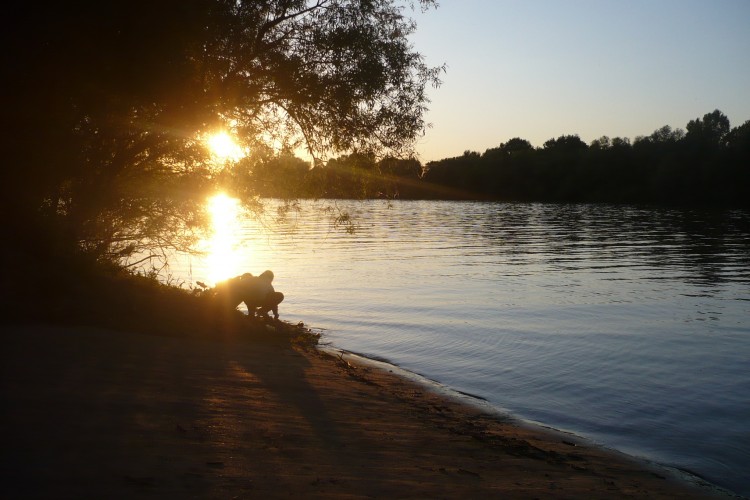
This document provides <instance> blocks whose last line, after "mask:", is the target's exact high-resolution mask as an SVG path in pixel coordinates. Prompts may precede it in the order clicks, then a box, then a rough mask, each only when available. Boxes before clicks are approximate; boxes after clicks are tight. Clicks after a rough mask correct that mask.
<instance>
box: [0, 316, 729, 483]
mask: <svg viewBox="0 0 750 500" xmlns="http://www.w3.org/2000/svg"><path fill="white" fill-rule="evenodd" d="M0 333H1V334H2V342H3V346H4V349H3V353H4V354H3V355H2V356H3V364H2V370H3V378H2V383H3V391H2V394H3V399H4V400H5V401H4V407H5V408H6V410H5V412H4V413H3V420H4V423H3V424H4V425H3V427H2V428H3V431H2V433H3V435H4V436H3V440H4V443H6V444H5V446H4V450H3V457H2V462H1V465H2V467H3V471H4V473H3V476H4V477H3V480H2V482H1V484H0V492H3V497H4V498H19V497H23V498H29V497H46V496H50V494H52V495H51V496H55V497H60V496H63V497H64V496H75V497H93V496H97V497H109V498H118V497H119V498H124V497H132V496H142V495H147V496H150V495H155V496H158V497H160V498H183V497H185V496H195V497H200V498H204V497H208V498H214V497H218V498H231V497H235V496H239V497H248V496H253V497H255V496H258V497H282V496H289V495H296V496H300V495H304V496H306V497H308V498H386V497H388V498H406V497H417V498H459V497H466V496H467V495H469V496H480V495H485V496H486V495H489V496H502V497H506V498H531V497H536V498H558V497H561V496H563V497H566V498H591V497H600V498H602V497H606V498H626V497H627V498H634V497H635V498H675V497H680V498H727V497H730V496H732V494H731V493H728V492H725V491H723V490H721V489H719V488H717V487H715V486H714V485H710V484H708V483H706V482H702V483H701V482H700V480H698V482H692V481H687V480H686V478H684V477H680V475H679V474H676V473H671V472H669V471H666V470H665V469H664V468H663V467H661V466H659V467H657V466H655V464H651V465H649V464H647V463H643V462H642V461H640V460H637V459H635V458H634V457H629V456H627V455H624V454H621V453H619V452H616V451H614V450H609V449H600V448H598V447H596V446H592V445H590V444H587V443H586V442H585V440H583V439H581V438H577V437H576V436H568V434H561V433H560V431H553V430H552V429H548V428H545V427H540V426H538V425H535V424H533V423H524V422H523V421H519V420H518V419H515V418H513V417H509V416H508V415H502V413H501V412H499V411H497V410H496V411H495V412H494V413H490V412H488V411H487V410H488V408H486V407H485V406H489V405H471V404H468V402H467V401H466V398H468V396H463V397H460V398H459V397H450V395H449V394H448V393H446V392H445V391H442V390H436V389H437V388H438V385H439V384H438V385H435V386H434V387H432V388H430V387H428V385H425V384H419V383H418V382H417V381H416V380H412V379H411V378H412V377H404V376H402V375H401V374H400V373H395V372H398V371H400V370H401V369H399V368H398V367H394V368H396V370H393V369H382V367H377V366H375V363H381V364H382V362H380V361H375V360H372V361H370V362H356V361H355V362H350V360H349V359H344V357H345V356H346V357H348V356H349V355H348V354H345V355H343V356H341V357H340V358H338V357H337V356H336V355H332V354H330V353H326V352H325V349H317V348H307V349H303V348H300V347H293V346H292V345H291V344H290V343H289V342H288V339H287V341H285V339H283V338H282V336H272V335H263V336H259V337H255V336H252V335H250V336H249V337H248V338H246V339H242V340H228V341H227V340H224V341H219V340H216V339H208V338H194V337H183V338H181V337H165V336H155V335H147V334H141V333H131V332H118V331H112V330H104V329H96V328H83V327H81V328H78V327H59V326H49V325H23V326H3V327H0ZM352 357H353V356H352ZM358 359H360V360H365V359H366V358H361V357H360V358H358ZM30 360H33V362H30ZM391 366H392V365H391ZM416 376H418V375H415V377H416ZM443 387H444V386H443ZM446 389H447V388H446ZM480 406H481V407H480Z"/></svg>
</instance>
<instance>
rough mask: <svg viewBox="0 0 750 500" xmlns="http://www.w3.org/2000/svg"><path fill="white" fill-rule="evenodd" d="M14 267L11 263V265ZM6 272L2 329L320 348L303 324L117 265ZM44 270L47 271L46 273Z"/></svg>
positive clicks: (18, 262)
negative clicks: (18, 326)
mask: <svg viewBox="0 0 750 500" xmlns="http://www.w3.org/2000/svg"><path fill="white" fill-rule="evenodd" d="M7 262H8V261H7V260H6V263H7ZM14 263H15V265H14V266H12V267H9V266H6V273H4V276H3V282H4V283H3V286H2V289H3V290H4V292H3V295H4V296H3V298H2V301H1V304H2V305H1V306H0V307H1V308H2V313H1V314H2V322H3V323H6V324H7V323H47V324H57V325H65V326H93V327H101V328H108V329H114V330H122V331H134V332H139V333H147V334H153V335H165V336H172V337H194V338H195V337H200V338H209V339H215V340H220V341H228V340H248V341H254V340H255V341H273V342H275V343H290V344H291V343H298V344H303V345H308V346H311V345H316V344H317V340H318V335H317V334H314V333H313V332H311V331H310V330H309V329H308V328H306V327H305V326H304V325H303V324H301V323H300V324H291V323H288V322H285V321H279V320H273V319H266V318H255V317H249V316H248V315H246V314H244V313H242V312H240V311H238V310H231V309H230V308H227V307H223V306H222V304H221V302H220V301H219V300H217V293H216V290H215V289H211V288H208V289H196V290H186V289H183V288H179V287H176V286H171V285H165V284H163V283H160V282H159V281H158V280H157V279H155V278H153V277H147V276H143V275H139V274H133V273H131V272H128V271H126V270H124V269H122V268H119V267H117V266H112V265H100V264H91V263H86V262H81V261H77V260H76V259H69V260H68V261H67V262H57V263H56V265H54V266H51V265H49V264H50V263H49V262H47V263H42V264H40V265H36V266H33V267H32V266H30V265H28V261H27V259H18V258H16V259H15V262H14ZM45 264H46V265H45Z"/></svg>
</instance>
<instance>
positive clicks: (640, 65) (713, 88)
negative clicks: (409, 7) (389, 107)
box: [410, 0, 750, 162]
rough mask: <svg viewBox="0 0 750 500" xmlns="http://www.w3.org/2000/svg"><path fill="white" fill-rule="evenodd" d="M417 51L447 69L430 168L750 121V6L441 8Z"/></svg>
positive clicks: (742, 1) (501, 2)
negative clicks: (521, 144) (715, 119)
mask: <svg viewBox="0 0 750 500" xmlns="http://www.w3.org/2000/svg"><path fill="white" fill-rule="evenodd" d="M410 15H411V16H412V17H414V18H415V19H416V21H417V25H418V27H417V32H416V33H415V34H414V35H412V37H411V41H412V43H413V45H414V48H415V49H416V50H417V51H418V52H420V53H422V54H423V55H424V57H425V62H426V64H427V65H429V66H439V65H441V64H445V65H446V72H445V73H444V74H443V75H442V77H441V79H442V82H443V83H442V85H441V86H440V87H439V88H437V89H430V91H429V93H428V95H429V97H430V100H431V103H430V104H429V105H428V107H429V108H430V110H429V112H428V113H427V115H426V121H427V122H429V123H431V124H432V127H431V128H429V129H428V130H427V133H426V135H425V136H424V137H423V138H421V139H420V140H419V141H418V143H417V152H418V153H419V156H420V159H421V160H422V161H423V162H428V161H432V160H439V159H443V158H449V157H454V156H460V155H462V154H463V153H464V151H467V150H470V151H477V152H480V153H483V152H484V151H485V150H487V149H489V148H494V147H497V146H499V145H500V144H501V143H503V142H506V141H508V140H509V139H511V138H513V137H520V138H522V139H526V140H528V141H529V142H531V144H532V145H534V146H542V145H543V143H544V142H545V141H546V140H548V139H551V138H555V137H559V136H561V135H572V134H577V135H579V136H580V137H581V139H583V140H584V141H585V142H587V143H590V142H591V141H592V140H594V139H597V138H599V137H601V136H603V135H606V136H609V137H610V138H612V137H627V138H629V139H631V140H633V139H634V138H635V137H637V136H639V135H650V134H651V133H652V132H653V131H655V130H656V129H658V128H661V127H662V126H664V125H669V126H671V127H672V128H682V129H684V128H685V127H686V125H687V123H688V122H689V121H690V120H693V119H696V118H701V117H703V115H705V114H706V113H710V112H711V111H713V110H715V109H719V110H721V111H722V112H723V113H724V114H725V115H726V116H727V117H728V118H729V120H730V122H731V126H732V127H736V126H739V125H742V124H743V123H744V122H745V121H747V120H750V0H440V6H439V8H438V9H437V10H434V9H432V10H429V11H427V12H426V13H424V14H421V13H419V12H416V13H411V14H410Z"/></svg>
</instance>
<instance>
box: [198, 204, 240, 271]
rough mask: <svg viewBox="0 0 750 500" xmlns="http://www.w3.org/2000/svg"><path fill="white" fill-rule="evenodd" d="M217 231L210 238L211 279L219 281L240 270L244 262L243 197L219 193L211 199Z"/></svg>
mask: <svg viewBox="0 0 750 500" xmlns="http://www.w3.org/2000/svg"><path fill="white" fill-rule="evenodd" d="M208 211H209V213H210V214H211V226H212V228H213V234H212V236H211V238H210V239H209V240H208V258H207V261H206V264H207V265H208V279H209V280H210V281H212V282H213V283H218V282H219V281H223V280H225V279H227V278H231V277H232V276H235V275H236V274H237V273H238V269H239V263H240V249H239V244H240V221H239V216H240V205H239V200H237V199H236V198H232V197H230V196H227V195H226V194H224V193H219V194H217V195H215V196H212V197H211V198H209V199H208Z"/></svg>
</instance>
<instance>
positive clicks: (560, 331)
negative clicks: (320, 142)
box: [172, 201, 750, 495]
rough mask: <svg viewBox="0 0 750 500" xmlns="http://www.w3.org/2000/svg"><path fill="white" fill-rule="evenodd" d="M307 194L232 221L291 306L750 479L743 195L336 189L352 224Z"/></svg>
mask: <svg viewBox="0 0 750 500" xmlns="http://www.w3.org/2000/svg"><path fill="white" fill-rule="evenodd" d="M331 203H333V202H328V205H330V204H331ZM304 205H305V208H304V209H303V210H302V211H301V212H294V211H293V212H291V213H290V214H288V217H287V221H286V222H285V223H283V224H280V225H274V224H272V225H270V226H268V227H263V226H262V225H258V224H257V223H254V222H252V221H250V220H246V221H244V222H243V223H242V224H241V225H240V230H239V231H238V241H239V242H240V243H241V244H240V245H239V246H238V247H237V248H236V249H235V250H236V255H235V257H237V259H236V260H237V262H238V263H239V266H240V269H238V270H237V272H236V274H241V273H242V272H246V271H249V272H252V273H254V274H259V273H260V272H262V271H263V270H265V269H272V270H273V271H274V272H275V274H276V281H275V282H274V284H275V286H276V288H277V290H279V291H282V292H284V293H285V295H286V300H285V302H284V303H282V304H281V314H282V319H286V320H288V321H294V322H296V321H304V322H305V323H306V324H308V325H310V326H312V327H314V328H319V329H321V330H322V331H323V340H324V341H326V342H330V343H332V344H333V345H334V346H335V347H338V348H341V349H345V350H350V351H354V352H358V353H362V354H365V355H368V356H373V357H377V358H385V359H388V360H390V361H391V362H392V363H395V364H397V365H399V366H401V367H403V368H406V369H408V370H411V371H414V372H416V373H419V374H422V375H424V376H426V377H429V378H431V379H433V380H436V381H439V382H440V383H442V384H445V385H447V386H449V387H451V388H453V389H456V390H458V391H463V392H468V393H471V394H476V395H478V396H481V397H483V398H486V399H487V400H488V401H489V402H490V403H491V404H493V405H494V406H496V407H498V408H500V409H503V410H506V411H509V412H510V413H512V414H514V415H516V416H518V417H520V418H524V419H528V420H531V421H536V422H540V423H542V424H544V425H548V426H551V427H554V428H558V429H562V430H567V431H571V432H574V433H576V434H578V435H581V436H584V437H586V438H588V439H590V440H592V441H594V442H596V443H599V444H602V445H604V446H607V447H612V448H616V449H618V450H621V451H624V452H626V453H630V454H633V455H636V456H639V457H643V458H646V459H648V460H652V461H656V462H659V463H662V464H666V465H670V466H674V467H679V468H682V469H686V470H689V471H692V472H694V473H696V474H699V475H701V476H703V477H705V478H707V479H708V480H710V481H712V482H715V483H717V484H719V485H722V486H725V487H728V488H730V489H732V490H734V491H736V492H738V493H742V494H745V495H750V479H748V474H747V471H748V470H750V362H748V359H749V358H750V265H749V264H750V214H748V213H747V212H744V211H718V212H712V211H703V210H672V209H654V208H642V207H634V206H599V205H548V204H502V203H475V202H423V201H393V202H387V201H367V202H337V204H336V209H338V210H344V211H347V212H348V213H351V215H352V216H353V217H354V221H355V223H356V224H357V225H358V227H357V230H356V232H355V233H354V234H347V233H346V232H345V231H341V230H337V229H336V228H334V227H332V226H331V223H330V222H331V219H330V213H325V212H324V211H322V210H320V208H321V207H322V206H325V205H326V203H318V204H313V208H311V207H310V206H309V204H304ZM314 207H317V208H314ZM334 213H337V212H334ZM172 272H173V273H174V274H175V276H178V277H179V278H180V279H183V280H185V282H186V283H187V284H191V283H194V282H195V281H197V280H207V277H208V276H209V274H210V272H209V269H208V268H207V267H206V260H205V259H202V258H199V257H195V256H194V257H190V258H187V257H186V258H183V259H181V260H179V261H178V262H176V263H173V266H172Z"/></svg>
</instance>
